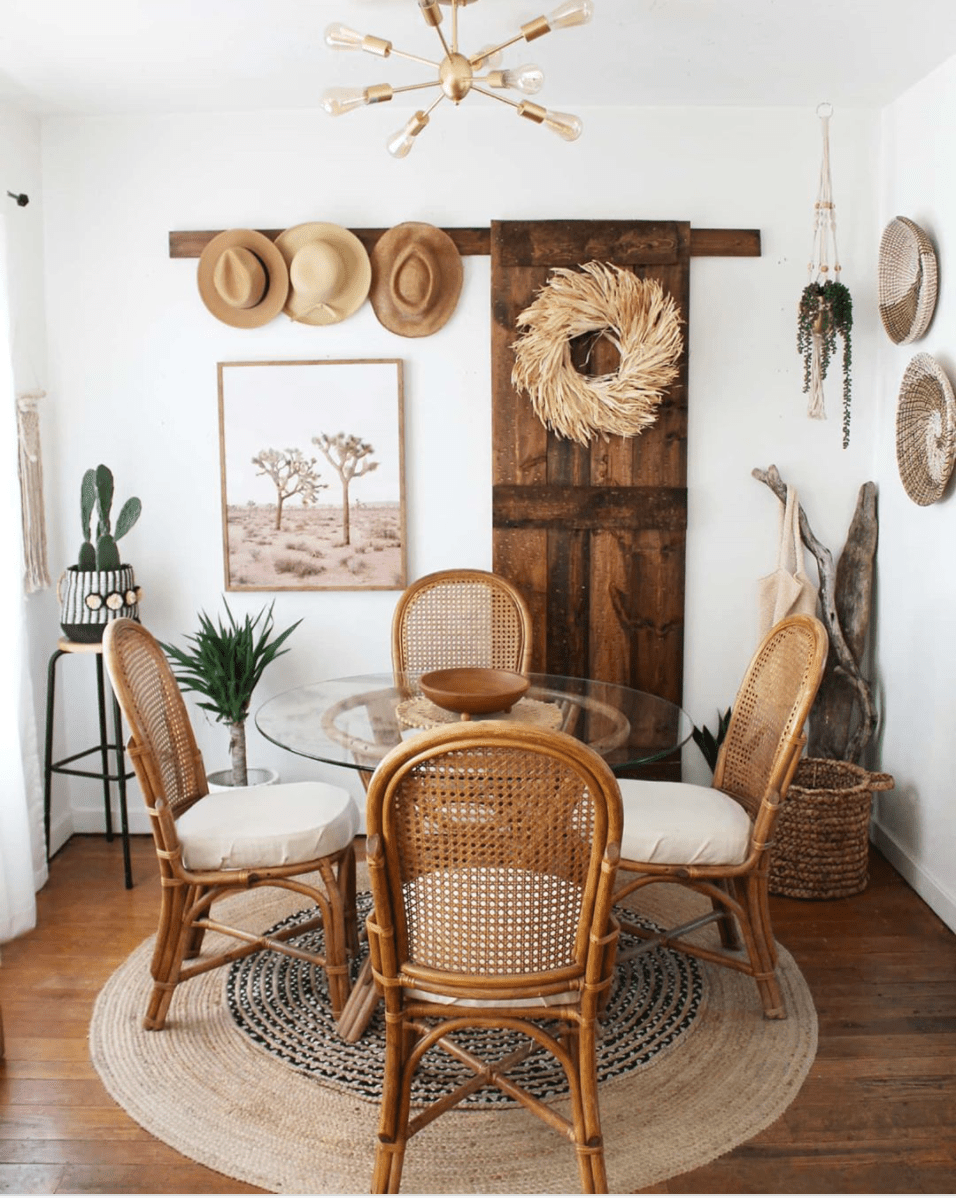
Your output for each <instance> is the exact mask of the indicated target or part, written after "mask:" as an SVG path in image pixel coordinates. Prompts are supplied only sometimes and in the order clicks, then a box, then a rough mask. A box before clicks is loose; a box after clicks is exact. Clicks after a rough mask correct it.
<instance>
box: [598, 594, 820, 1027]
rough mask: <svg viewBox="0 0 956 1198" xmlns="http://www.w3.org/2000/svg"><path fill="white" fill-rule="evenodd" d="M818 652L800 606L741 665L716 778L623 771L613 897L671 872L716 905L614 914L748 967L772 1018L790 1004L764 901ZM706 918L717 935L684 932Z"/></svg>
mask: <svg viewBox="0 0 956 1198" xmlns="http://www.w3.org/2000/svg"><path fill="white" fill-rule="evenodd" d="M826 658H827V634H826V630H825V628H824V627H823V625H822V624H821V622H820V621H819V620H817V619H816V618H814V617H813V616H806V615H796V616H790V617H788V618H787V619H785V620H782V621H780V623H779V624H776V625H775V626H774V627H773V628H771V629H770V631H769V632H768V633H767V635H766V636H765V637H764V639H763V640H762V642H761V644H760V645H759V647H758V648H757V651H756V653H755V654H754V656H753V659H752V661H751V663H750V665H749V667H748V669H747V672H746V674H745V675H744V679H743V682H742V683H741V685H740V688H739V690H738V692H737V696H736V698H735V700H734V704H733V710H732V713H731V718H730V723H729V725H728V728H727V734H726V736H725V738H724V742H723V744H722V745H721V748H720V752H719V754H718V758H717V764H716V768H715V771H714V778H713V782H712V785H711V786H709V787H704V786H695V785H692V784H687V783H673V782H645V781H635V780H624V781H622V782H621V792H622V797H623V802H624V836H623V840H622V845H621V865H620V872H621V876H622V877H623V879H624V880H623V882H622V884H621V886H620V889H619V890H618V893H617V896H616V898H617V901H618V902H620V901H621V900H622V899H623V898H625V897H626V896H627V895H629V894H632V893H633V892H634V891H636V890H638V889H640V888H641V887H643V886H646V885H650V884H652V883H654V882H675V883H677V884H679V885H683V886H687V887H690V888H691V889H693V890H696V891H698V892H700V893H701V894H703V895H705V896H706V897H707V898H708V899H709V900H710V903H711V907H712V910H711V913H710V914H709V915H706V916H701V917H699V918H696V919H695V920H693V921H692V922H691V923H689V924H686V925H683V926H682V927H680V928H672V929H670V930H669V931H667V932H663V933H659V934H658V933H653V934H652V933H648V932H647V931H646V930H645V929H642V928H641V927H639V926H638V925H636V924H632V923H630V922H625V923H622V926H623V927H626V928H627V930H628V931H629V932H631V933H632V934H633V935H635V936H637V937H638V938H641V939H644V940H645V941H646V942H647V943H645V945H644V946H643V948H646V947H648V946H649V945H650V944H663V945H666V946H668V947H670V948H676V949H678V950H680V951H683V952H687V953H691V954H692V955H694V956H697V957H700V958H702V959H704V960H707V961H712V962H714V963H716V964H720V965H726V966H728V967H730V968H732V969H736V970H739V971H741V972H743V973H746V974H749V975H750V976H751V977H753V978H754V980H755V981H756V983H757V989H758V992H759V995H760V999H761V1002H762V1004H763V1009H764V1014H765V1015H766V1016H767V1017H768V1018H784V1017H785V1015H786V1009H785V1007H784V1004H783V998H782V995H781V992H780V987H779V984H778V982H777V978H776V966H777V950H776V944H775V941H774V938H773V928H772V925H771V921H770V908H769V903H768V889H767V879H768V872H769V854H770V852H771V849H772V843H773V832H774V826H775V824H776V820H777V814H778V812H779V809H780V805H781V803H783V802H784V801H785V799H786V794H787V789H788V788H789V786H790V782H791V779H792V778H793V775H794V772H795V770H796V768H797V764H798V762H799V759H800V755H801V753H802V751H803V748H804V745H805V744H806V737H805V736H804V734H803V726H804V723H805V722H806V719H807V716H808V715H809V713H810V708H811V706H812V705H813V701H814V699H815V697H816V693H817V689H818V688H819V685H820V682H821V680H822V677H823V669H824V666H825V665H826ZM711 922H716V923H717V925H718V931H719V933H720V946H719V947H718V946H714V945H712V944H710V943H708V942H706V941H704V942H702V941H701V940H700V939H699V938H698V939H695V940H691V939H690V938H689V933H690V932H696V931H698V930H699V929H701V928H703V927H705V926H706V924H707V923H711ZM741 948H742V949H743V951H740V950H741ZM630 951H632V952H633V951H637V952H640V951H643V949H642V948H639V949H637V950H630Z"/></svg>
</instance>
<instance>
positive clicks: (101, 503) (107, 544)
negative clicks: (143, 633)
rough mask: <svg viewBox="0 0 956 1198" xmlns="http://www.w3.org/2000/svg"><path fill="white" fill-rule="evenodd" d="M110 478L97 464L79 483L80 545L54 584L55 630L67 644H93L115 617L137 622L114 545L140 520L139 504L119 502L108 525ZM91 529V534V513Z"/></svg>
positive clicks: (129, 577)
mask: <svg viewBox="0 0 956 1198" xmlns="http://www.w3.org/2000/svg"><path fill="white" fill-rule="evenodd" d="M112 507H113V475H112V472H111V471H110V470H109V468H108V467H106V466H103V465H100V466H97V467H96V469H95V470H92V469H90V470H87V471H86V473H85V474H84V475H83V479H82V481H81V483H80V523H81V527H82V530H83V543H82V544H81V545H80V552H79V555H78V557H77V563H76V565H75V566H69V567H68V568H67V569H66V570H64V572H63V574H62V576H61V578H60V582H59V584H58V586H57V595H58V597H59V600H60V627H61V628H62V629H63V631H64V632H65V633H66V635H67V636H68V637H69V638H70V640H71V641H82V642H84V643H87V644H90V643H96V642H97V641H101V640H102V639H103V630H104V629H105V627H106V625H107V623H108V622H109V621H110V620H115V619H116V618H117V617H119V616H128V617H129V618H130V619H133V620H137V619H139V600H140V588H139V587H138V586H137V585H136V583H135V581H134V578H133V567H132V566H130V565H126V564H124V563H123V562H121V561H120V555H119V549H118V547H117V544H116V543H117V541H119V539H120V538H121V537H123V536H125V535H126V533H128V532H129V530H130V529H131V528H132V527H133V525H134V524H135V523H136V521H137V520H138V519H139V515H140V511H141V510H142V504H141V503H140V501H139V500H138V499H137V498H136V497H135V496H134V497H133V498H131V499H127V501H126V502H125V503H124V504H123V506H122V508H121V509H120V513H119V515H118V516H117V517H116V526H115V528H114V527H113V525H112V522H111V514H110V513H111V510H112ZM94 511H95V512H96V531H95V534H94V532H93V512H94Z"/></svg>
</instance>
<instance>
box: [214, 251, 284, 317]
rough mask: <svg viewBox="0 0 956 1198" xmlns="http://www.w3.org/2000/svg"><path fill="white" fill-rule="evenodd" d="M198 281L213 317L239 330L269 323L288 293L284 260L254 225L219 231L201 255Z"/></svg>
mask: <svg viewBox="0 0 956 1198" xmlns="http://www.w3.org/2000/svg"><path fill="white" fill-rule="evenodd" d="M197 281H198V283H199V294H200V295H201V296H202V301H203V303H204V304H205V305H206V307H207V308H208V309H209V311H210V312H211V313H212V314H213V316H215V317H216V318H217V319H218V320H221V321H222V322H223V323H224V324H229V325H232V326H233V328H237V329H255V328H258V327H259V326H260V325H264V324H268V323H269V321H270V320H272V318H273V317H275V316H278V315H279V313H280V312H281V311H282V305H283V304H284V303H285V301H286V296H287V295H288V293H289V271H288V268H287V267H286V264H285V259H284V258H283V257H282V255H281V254H280V253H279V251H278V250H277V249H276V247H275V245H274V244H273V243H272V242H271V241H270V240H269V238H268V237H266V236H265V235H264V234H263V233H258V232H257V231H256V230H255V229H227V230H226V232H225V233H219V234H217V235H216V236H215V237H214V238H213V239H212V241H210V242H209V243H208V245H207V246H206V248H205V249H204V250H203V252H202V254H201V255H200V258H199V270H198V273H197Z"/></svg>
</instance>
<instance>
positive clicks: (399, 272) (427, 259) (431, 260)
mask: <svg viewBox="0 0 956 1198" xmlns="http://www.w3.org/2000/svg"><path fill="white" fill-rule="evenodd" d="M462 275H463V271H462V265H461V255H460V254H459V253H458V247H457V246H456V245H455V243H454V242H453V241H452V239H451V238H450V237H449V236H448V234H447V233H446V232H445V231H444V230H443V229H437V228H436V227H435V226H434V225H426V224H422V223H421V222H419V221H406V222H405V224H402V225H395V227H394V228H392V229H389V230H388V231H387V232H386V233H383V234H382V236H381V237H380V238H379V239H378V241H377V242H376V244H375V248H374V249H373V250H372V290H371V292H370V295H369V298H370V299H371V301H372V307H373V308H374V310H375V315H376V316H377V317H378V319H379V321H380V323H381V324H383V325H384V326H385V328H387V329H389V330H390V331H391V332H393V333H398V334H399V336H401V337H428V336H429V335H430V334H431V333H435V332H437V331H438V330H439V329H440V328H441V327H442V325H443V324H444V323H445V322H446V321H447V320H448V318H449V317H450V316H451V314H452V312H454V310H455V307H456V305H457V303H458V297H459V295H460V294H461V284H462Z"/></svg>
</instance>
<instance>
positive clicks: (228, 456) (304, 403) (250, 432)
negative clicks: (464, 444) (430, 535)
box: [219, 358, 406, 591]
mask: <svg viewBox="0 0 956 1198" xmlns="http://www.w3.org/2000/svg"><path fill="white" fill-rule="evenodd" d="M403 398H404V397H403V384H402V363H401V361H400V360H398V359H392V358H388V359H369V360H362V361H331V362H220V363H219V453H220V463H221V469H222V528H223V557H224V568H225V585H226V590H227V591H343V590H347V591H353V590H389V591H391V590H402V589H403V588H404V587H405V584H406V575H405V562H406V552H405V483H404V432H403Z"/></svg>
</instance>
